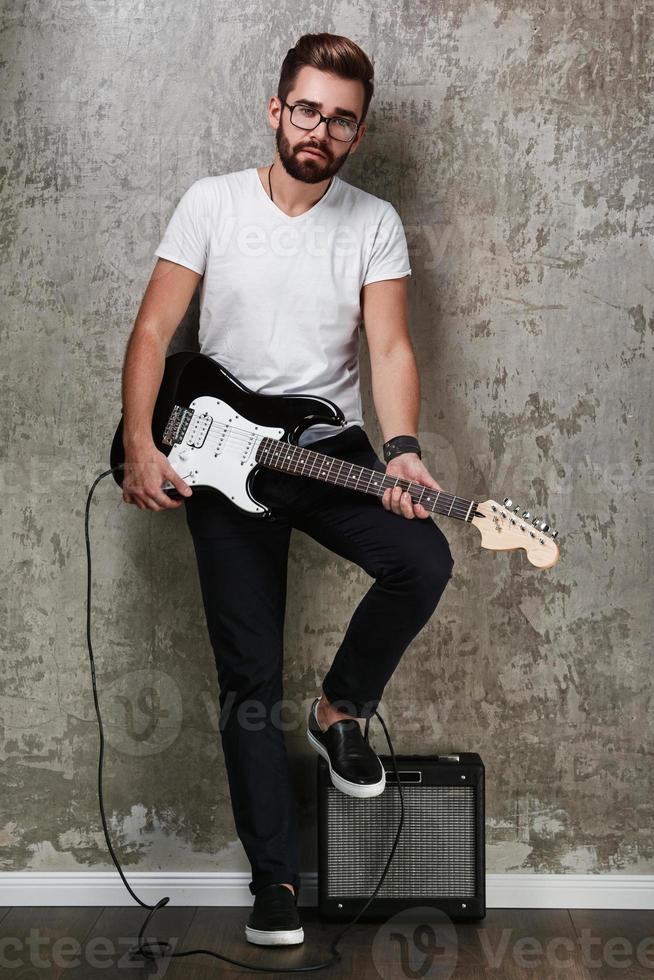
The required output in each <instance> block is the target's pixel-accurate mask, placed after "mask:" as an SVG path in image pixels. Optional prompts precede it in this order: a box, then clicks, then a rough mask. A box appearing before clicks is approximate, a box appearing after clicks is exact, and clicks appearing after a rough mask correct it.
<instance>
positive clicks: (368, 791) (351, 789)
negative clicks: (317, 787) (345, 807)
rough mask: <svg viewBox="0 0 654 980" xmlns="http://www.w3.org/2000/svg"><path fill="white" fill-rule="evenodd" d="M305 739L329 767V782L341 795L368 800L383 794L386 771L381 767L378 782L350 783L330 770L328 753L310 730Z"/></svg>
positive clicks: (308, 729)
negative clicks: (366, 783)
mask: <svg viewBox="0 0 654 980" xmlns="http://www.w3.org/2000/svg"><path fill="white" fill-rule="evenodd" d="M307 737H308V739H309V741H310V742H311V744H312V745H313V747H314V749H315V750H316V752H320V754H321V756H322V757H323V759H325V761H326V762H327V765H328V766H329V775H330V777H331V781H332V783H333V784H334V786H335V787H336V789H339V790H340V791H341V793H345V794H346V796H356V797H358V798H359V799H368V798H369V797H371V796H379V795H380V793H383V792H384V789H385V787H386V771H385V769H384V767H383V766H381V771H382V777H381V779H380V780H379V782H377V783H369V784H368V785H362V784H361V783H351V782H350V781H349V780H347V779H343V777H342V776H339V775H338V773H337V772H334V770H333V769H332V764H331V761H330V759H329V752H328V751H327V749H326V748H325V746H324V745H322V744H321V743H320V742H319V741H318V739H317V738H316V737H315V735H313V734H312V732H311V729H310V728H307ZM380 765H381V762H380Z"/></svg>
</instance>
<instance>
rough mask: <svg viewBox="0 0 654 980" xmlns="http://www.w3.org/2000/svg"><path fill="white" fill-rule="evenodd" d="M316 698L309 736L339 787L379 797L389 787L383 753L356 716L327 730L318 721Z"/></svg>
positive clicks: (361, 794)
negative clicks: (382, 760)
mask: <svg viewBox="0 0 654 980" xmlns="http://www.w3.org/2000/svg"><path fill="white" fill-rule="evenodd" d="M319 701H320V698H316V699H315V700H314V702H313V704H312V705H311V711H310V712H309V725H308V727H307V738H308V739H309V742H310V743H311V745H313V747H314V749H315V750H316V752H319V753H320V755H322V756H323V757H324V758H325V759H326V760H327V763H328V765H329V775H330V777H331V780H332V783H333V785H334V786H335V787H336V789H340V791H341V793H345V794H346V795H347V796H358V797H369V796H379V794H380V793H383V792H384V787H385V786H386V773H385V772H384V767H383V765H382V764H381V761H380V759H379V756H378V755H377V753H376V752H374V750H373V749H372V748H371V747H370V745H369V744H368V742H366V740H365V739H364V737H363V734H362V732H361V728H360V727H359V722H358V721H357V720H356V718H343V719H342V720H341V721H335V722H333V723H332V724H331V725H330V726H329V728H327V729H326V731H323V730H322V728H321V727H320V725H319V724H318V718H317V716H316V705H317V704H318V702H319Z"/></svg>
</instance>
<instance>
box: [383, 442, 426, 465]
mask: <svg viewBox="0 0 654 980" xmlns="http://www.w3.org/2000/svg"><path fill="white" fill-rule="evenodd" d="M401 453H417V454H418V456H419V457H420V459H422V453H421V452H420V443H419V442H418V440H417V439H416V437H415V436H393V438H392V439H389V440H388V442H385V443H384V462H386V463H389V462H390V461H391V460H392V459H393V457H395V456H399V455H400V454H401Z"/></svg>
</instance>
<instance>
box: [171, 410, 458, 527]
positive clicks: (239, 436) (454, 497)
mask: <svg viewBox="0 0 654 980" xmlns="http://www.w3.org/2000/svg"><path fill="white" fill-rule="evenodd" d="M214 426H215V427H216V428H218V429H223V430H227V429H229V430H230V435H231V434H233V435H234V441H235V442H236V445H237V446H238V445H239V442H240V443H241V445H243V444H244V443H245V442H247V441H248V440H251V439H252V436H253V433H252V431H251V430H249V429H242V428H240V427H238V426H234V425H230V424H229V423H225V422H218V421H217V420H216V419H213V420H212V423H211V428H213V427H214ZM222 438H223V436H217V437H216V436H212V435H211V432H209V433H207V436H206V438H205V440H204V442H203V444H202V446H201V447H197V446H187V447H185V448H193V449H197V448H203V447H204V446H206V445H207V444H209V445H212V446H214V447H215V446H216V445H217V443H218V442H219V441H220V440H221V439H222ZM266 438H267V439H270V440H271V442H273V443H275V442H278V443H279V444H280V446H284V447H287V448H286V450H285V453H284V459H285V461H287V462H290V463H291V465H292V464H293V463H297V462H299V460H298V459H293V458H292V457H293V454H294V453H295V452H298V453H299V452H302V451H303V450H305V449H308V450H309V451H313V452H316V453H318V455H324V456H325V457H326V458H327V459H329V460H333V461H334V462H336V461H338V462H340V463H341V464H346V465H348V466H350V467H351V468H352V467H356V466H360V465H361V464H359V463H350V462H349V461H348V460H343V459H340V458H339V457H337V456H329V455H328V454H327V453H319V452H318V450H311V447H310V445H309V446H297V445H295V444H293V443H288V442H284V441H282V440H281V439H275V438H274V437H273V436H261V437H260V441H261V440H263V439H266ZM176 445H180V444H176ZM269 451H270V450H267V449H266V450H264V453H268V452H269ZM289 456H290V457H291V458H290V459H289ZM258 462H259V463H260V465H262V466H265V467H266V468H267V469H275V470H277V471H278V472H290V473H291V474H292V475H295V476H298V475H299V476H310V477H311V476H312V474H310V473H298V472H297V471H293V470H286V469H282V468H280V467H275V466H268V465H267V463H266V462H261V461H259V460H258ZM308 463H309V467H310V469H313V468H314V467H316V466H318V467H322V466H324V465H326V464H325V463H323V462H321V461H316V460H310V461H308ZM361 468H362V469H370V470H371V472H373V473H378V474H379V476H380V478H383V479H384V480H394V481H395V486H397V485H398V484H399V483H400V481H404V482H407V483H410V484H416V485H417V486H420V487H425V485H424V484H421V483H418V482H417V481H415V480H407V479H406V477H393V476H392V475H390V474H387V473H381V472H380V471H379V470H373V469H372V467H363V466H362V467H361ZM349 478H350V477H349V475H348V476H346V477H345V478H342V477H341V474H340V472H339V474H338V476H337V477H336V479H335V480H333V481H331V480H330V481H327V482H330V483H334V484H335V485H337V486H343V487H348V488H349V489H354V490H361V489H364V488H362V487H359V486H356V485H355V484H356V483H358V482H359V481H360V479H361V478H360V477H357V478H356V479H355V481H354V483H352V482H349V483H348V480H349ZM365 479H368V487H367V488H365V491H366V492H367V491H369V490H370V489H371V487H370V481H371V478H368V477H365V476H364V480H365ZM341 480H342V481H343V482H341ZM385 489H392V487H391V486H387V487H385ZM425 489H426V490H428V491H432V493H433V492H434V490H435V488H434V487H425ZM414 492H417V491H414ZM420 495H421V496H424V490H422V491H420ZM441 497H442V498H448V497H449V498H451V503H450V507H449V509H448V510H447V511H444V512H443V514H447V516H455V517H458V518H461V519H462V518H464V517H465V516H467V514H468V513H469V512H470V506H471V504H472V503H474V501H471V500H467V499H466V498H465V497H459V496H458V494H452V493H450V492H449V491H447V490H439V491H436V492H435V499H434V503H437V502H438V500H439V498H441ZM454 501H460V503H456V504H455V503H454ZM414 502H415V503H421V501H420V500H414ZM426 502H427V503H429V502H430V501H429V497H428V498H427V501H426ZM445 504H446V500H445V499H443V501H442V505H443V506H445ZM426 509H429V508H426ZM457 511H460V513H457ZM473 514H474V511H473Z"/></svg>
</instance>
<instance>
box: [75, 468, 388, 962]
mask: <svg viewBox="0 0 654 980" xmlns="http://www.w3.org/2000/svg"><path fill="white" fill-rule="evenodd" d="M123 467H124V463H121V464H120V465H119V466H113V467H112V468H111V469H110V470H105V472H104V473H101V474H100V476H98V477H97V478H96V480H95V481H94V482H93V484H92V486H91V489H90V490H89V493H88V497H87V500H86V513H85V520H84V531H85V536H86V559H87V571H88V577H87V592H86V639H87V644H88V648H89V659H90V661H91V680H92V682H93V700H94V703H95V712H96V715H97V717H98V726H99V729H100V755H99V759H98V799H99V802H100V815H101V817H102V827H103V830H104V836H105V840H106V841H107V847H108V849H109V853H110V854H111V858H112V860H113V862H114V864H115V865H116V869H117V871H118V874H119V875H120V877H121V878H122V880H123V884H124V885H125V888H126V889H127V891H128V892H129V893H130V895H131V896H132V898H133V899H134V901H135V902H137V903H138V904H139V905H140V906H141V907H142V908H144V909H149V910H150V911H149V912H148V915H147V916H146V918H145V920H144V922H143V925H142V926H141V929H140V932H139V934H138V941H137V945H136V946H133V947H132V948H131V949H130V951H129V952H130V958H131V959H134V960H135V959H138V958H139V957H143V958H145V959H148V960H151V961H152V960H157V959H165V958H169V959H172V958H174V957H181V956H196V955H200V954H204V955H206V956H213V957H215V958H216V959H218V960H224V961H225V962H226V963H233V964H234V965H235V966H241V967H244V968H245V969H247V970H257V971H259V972H261V973H280V972H282V973H305V972H308V971H310V970H324V969H326V968H327V967H329V966H332V964H334V963H335V962H336V961H338V960H340V959H341V953H340V952H338V951H337V949H336V945H337V943H339V942H340V940H341V939H342V937H343V936H344V935H345V933H346V932H347V931H348V929H351V928H352V926H353V925H354V923H355V922H356V921H357V920H358V919H359V917H360V916H361V915H362V913H363V912H365V910H366V909H367V907H368V906H369V905H370V903H371V902H372V900H373V898H374V897H375V895H376V894H377V892H378V891H379V889H380V887H381V885H382V882H383V881H384V878H385V877H386V875H387V873H388V869H389V866H390V863H391V861H392V859H393V855H394V854H395V849H396V847H397V842H398V840H399V839H400V834H401V832H402V827H403V825H404V797H403V795H402V787H401V785H400V777H399V773H398V771H397V761H396V759H395V752H394V751H393V745H392V743H391V740H390V737H389V734H388V730H387V728H386V725H385V724H384V719H383V718H382V717H381V715H380V714H379V712H378V711H375V714H376V715H377V717H378V718H379V721H380V722H381V725H382V728H383V729H384V734H385V736H386V741H387V742H388V747H389V749H390V751H391V756H392V758H393V768H394V770H395V779H396V781H397V788H398V792H399V794H400V803H401V807H402V816H401V818H400V825H399V827H398V829H397V834H396V835H395V841H394V842H393V847H392V849H391V853H390V855H389V857H388V861H387V862H386V867H385V868H384V872H383V874H382V876H381V878H380V879H379V882H378V884H377V887H376V888H375V890H374V892H373V893H372V895H371V896H370V898H369V899H368V900H367V902H366V903H365V905H364V906H363V907H362V908H361V909H360V910H359V912H357V914H356V915H355V917H354V918H353V919H352V921H351V922H349V923H348V925H346V927H345V928H344V929H342V930H341V932H339V933H338V934H337V936H336V938H335V939H333V940H332V943H331V949H332V953H333V955H332V957H331V959H329V960H325V961H324V962H322V963H315V964H313V965H309V966H296V967H284V968H283V969H282V968H280V966H279V965H278V966H255V965H254V964H252V963H244V962H243V961H242V960H234V959H231V957H229V956H223V955H222V954H220V953H215V952H214V951H213V950H211V949H189V950H184V951H182V952H179V953H167V952H166V951H165V950H166V949H167V948H169V947H170V943H169V942H167V941H166V940H163V939H162V940H158V939H155V940H154V941H153V942H145V943H144V942H143V934H144V932H145V930H146V928H147V926H148V923H149V921H150V919H151V918H152V916H153V915H154V913H155V912H156V911H157V909H160V908H163V906H164V905H167V904H168V902H169V901H170V898H169V897H168V896H165V897H164V898H161V899H160V900H159V901H158V902H157V904H156V905H148V904H147V903H146V902H143V901H141V899H140V898H139V897H138V895H136V894H135V893H134V892H133V891H132V889H131V887H130V885H129V883H128V881H127V879H126V878H125V875H124V874H123V870H122V868H121V866H120V863H119V861H118V858H117V857H116V854H115V852H114V849H113V846H112V843H111V838H110V836H109V829H108V827H107V819H106V816H105V812H104V801H103V798H102V761H103V758H104V730H103V727H102V717H101V715H100V705H99V702H98V691H97V687H96V682H95V661H94V658H93V647H92V645H91V544H90V539H89V511H90V508H91V499H92V497H93V491H94V490H95V488H96V486H97V485H98V483H99V482H100V480H102V479H104V477H105V476H109V475H110V474H111V473H113V472H114V471H115V470H120V469H123ZM369 724H370V718H366V725H365V733H364V737H365V739H366V741H367V740H368V727H369ZM153 947H156V948H157V950H158V951H157V952H155V950H154V949H153Z"/></svg>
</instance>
